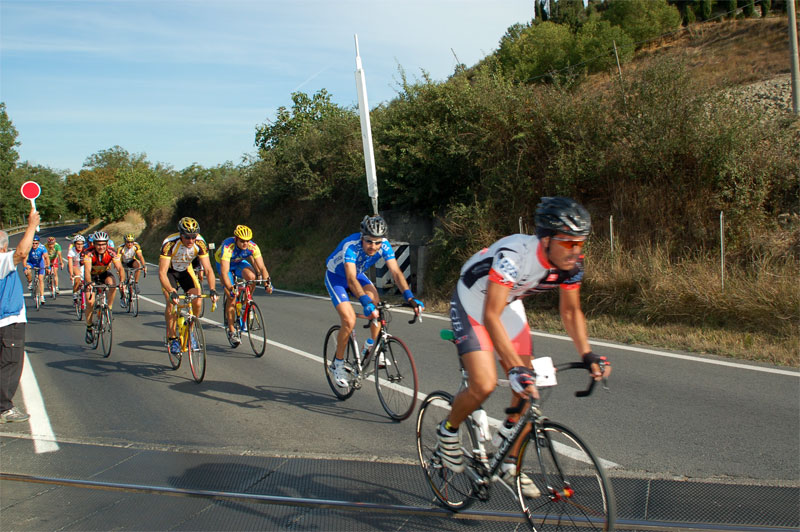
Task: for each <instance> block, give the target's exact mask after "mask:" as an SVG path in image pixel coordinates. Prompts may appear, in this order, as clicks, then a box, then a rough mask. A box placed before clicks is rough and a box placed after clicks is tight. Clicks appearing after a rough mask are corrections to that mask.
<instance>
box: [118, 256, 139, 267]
mask: <svg viewBox="0 0 800 532" xmlns="http://www.w3.org/2000/svg"><path fill="white" fill-rule="evenodd" d="M137 260H138V259H136V258H133V259H131V260H128V261H122V265H123V266H124V267H125V268H135V267H136V266H134V265H133V263H134V262H136V261H137ZM139 267H140V268H141V265H140V266H139Z"/></svg>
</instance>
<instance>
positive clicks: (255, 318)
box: [247, 301, 267, 358]
mask: <svg viewBox="0 0 800 532" xmlns="http://www.w3.org/2000/svg"><path fill="white" fill-rule="evenodd" d="M247 339H248V340H250V347H252V348H253V353H255V355H256V358H259V357H261V356H263V355H264V351H265V350H266V349H267V328H266V326H265V325H264V317H263V316H262V315H261V309H259V308H258V305H256V303H255V301H254V302H252V303H250V310H249V311H248V312H247Z"/></svg>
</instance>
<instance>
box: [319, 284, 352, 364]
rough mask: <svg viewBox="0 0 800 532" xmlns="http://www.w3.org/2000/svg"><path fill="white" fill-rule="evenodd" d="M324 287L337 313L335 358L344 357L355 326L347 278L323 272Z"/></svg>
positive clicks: (340, 358)
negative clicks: (337, 327) (337, 334)
mask: <svg viewBox="0 0 800 532" xmlns="http://www.w3.org/2000/svg"><path fill="white" fill-rule="evenodd" d="M325 288H327V289H328V295H330V297H331V303H333V307H334V308H335V309H336V313H337V314H338V315H339V322H340V324H341V327H340V328H339V336H338V338H337V341H336V358H337V359H339V360H342V359H343V358H344V350H345V348H346V347H347V342H348V338H349V337H350V333H351V332H352V331H353V328H354V327H355V326H356V312H355V310H353V305H351V304H350V298H349V297H348V295H347V279H345V278H344V277H342V276H341V275H336V274H335V273H332V272H330V271H326V272H325Z"/></svg>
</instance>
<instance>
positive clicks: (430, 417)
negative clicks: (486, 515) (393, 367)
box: [417, 391, 475, 512]
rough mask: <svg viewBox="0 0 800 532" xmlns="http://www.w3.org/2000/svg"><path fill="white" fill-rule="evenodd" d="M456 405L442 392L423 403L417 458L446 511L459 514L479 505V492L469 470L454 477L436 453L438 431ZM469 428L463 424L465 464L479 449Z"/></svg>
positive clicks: (418, 419) (420, 414) (450, 396)
mask: <svg viewBox="0 0 800 532" xmlns="http://www.w3.org/2000/svg"><path fill="white" fill-rule="evenodd" d="M452 403H453V396H452V395H450V394H449V393H447V392H441V391H439V392H433V393H432V394H430V395H428V397H426V398H425V400H424V401H422V405H421V406H420V407H419V414H418V415H417V455H418V456H419V464H420V465H421V466H422V470H423V471H424V472H425V478H426V479H427V480H428V484H429V485H430V487H431V489H432V490H433V494H434V495H435V496H436V498H437V499H438V500H439V502H440V503H442V504H443V505H444V506H445V507H446V508H448V509H450V510H453V511H455V512H457V511H459V510H463V509H465V508H467V507H468V506H470V505H471V504H472V503H473V502H474V501H475V495H474V493H475V490H474V488H473V485H472V481H470V478H469V473H468V472H467V470H466V469H465V470H464V472H463V473H454V472H453V471H452V470H450V469H448V468H446V467H445V466H444V465H443V464H442V460H441V458H439V456H438V454H437V452H436V446H437V444H438V443H439V435H438V432H437V431H438V429H439V425H440V424H441V423H442V421H443V420H445V419H447V416H448V415H450V407H451V405H452ZM466 427H467V425H466V422H464V423H462V424H461V427H459V431H458V435H459V437H460V438H461V442H462V445H461V449H462V450H463V451H464V460H465V461H466V462H467V463H469V462H470V461H471V459H472V449H473V448H475V446H474V445H472V443H471V436H470V435H469V430H467V428H466Z"/></svg>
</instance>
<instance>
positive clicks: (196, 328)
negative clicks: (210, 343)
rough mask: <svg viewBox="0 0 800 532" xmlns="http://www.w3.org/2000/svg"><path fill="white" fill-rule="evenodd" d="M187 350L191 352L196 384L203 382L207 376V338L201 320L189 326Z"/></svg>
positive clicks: (191, 364)
mask: <svg viewBox="0 0 800 532" xmlns="http://www.w3.org/2000/svg"><path fill="white" fill-rule="evenodd" d="M186 348H187V349H188V351H189V366H191V368H192V377H194V380H195V382H198V383H199V382H203V378H204V377H205V376H206V336H205V334H204V333H203V326H202V325H200V321H199V320H195V321H193V322H192V323H191V325H189V338H188V342H187V346H186Z"/></svg>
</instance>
